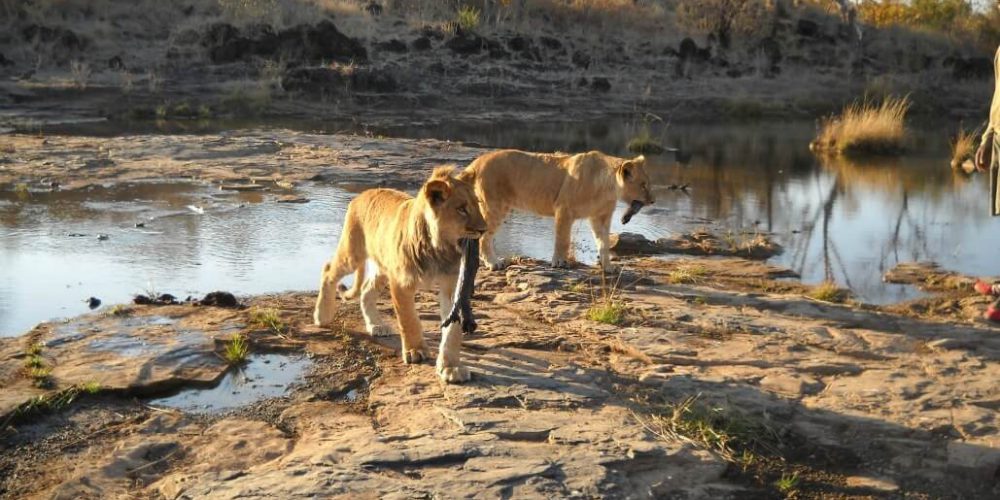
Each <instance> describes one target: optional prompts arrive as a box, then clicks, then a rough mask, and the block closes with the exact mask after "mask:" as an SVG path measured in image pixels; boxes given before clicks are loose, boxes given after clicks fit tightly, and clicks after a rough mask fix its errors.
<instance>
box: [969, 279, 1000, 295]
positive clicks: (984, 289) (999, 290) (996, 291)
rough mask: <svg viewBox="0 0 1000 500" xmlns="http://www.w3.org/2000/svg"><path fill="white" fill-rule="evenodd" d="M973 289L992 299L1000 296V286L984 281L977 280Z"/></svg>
mask: <svg viewBox="0 0 1000 500" xmlns="http://www.w3.org/2000/svg"><path fill="white" fill-rule="evenodd" d="M972 288H973V289H974V290H975V291H976V293H978V294H980V295H989V296H991V297H994V296H997V295H1000V285H995V284H992V283H987V282H985V281H982V280H976V284H975V285H972Z"/></svg>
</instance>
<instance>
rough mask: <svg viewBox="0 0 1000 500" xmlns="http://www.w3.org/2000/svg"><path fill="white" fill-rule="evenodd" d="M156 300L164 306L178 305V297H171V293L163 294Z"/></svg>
mask: <svg viewBox="0 0 1000 500" xmlns="http://www.w3.org/2000/svg"><path fill="white" fill-rule="evenodd" d="M156 300H157V302H161V303H163V304H176V303H177V297H174V296H173V295H170V294H169V293H161V294H160V296H159V297H157V298H156Z"/></svg>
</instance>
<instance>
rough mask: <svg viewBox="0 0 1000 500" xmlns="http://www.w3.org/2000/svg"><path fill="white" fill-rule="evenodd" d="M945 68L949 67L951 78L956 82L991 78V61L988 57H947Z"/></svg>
mask: <svg viewBox="0 0 1000 500" xmlns="http://www.w3.org/2000/svg"><path fill="white" fill-rule="evenodd" d="M944 66H945V67H951V76H952V78H954V79H956V80H974V79H979V78H990V77H991V76H993V61H992V60H991V59H990V58H988V57H969V58H963V57H954V56H952V57H947V58H945V60H944Z"/></svg>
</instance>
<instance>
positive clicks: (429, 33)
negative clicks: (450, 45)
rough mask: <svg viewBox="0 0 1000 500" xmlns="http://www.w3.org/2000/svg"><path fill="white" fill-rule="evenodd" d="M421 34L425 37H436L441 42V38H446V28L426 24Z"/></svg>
mask: <svg viewBox="0 0 1000 500" xmlns="http://www.w3.org/2000/svg"><path fill="white" fill-rule="evenodd" d="M420 35H421V36H424V37H427V38H433V39H435V40H437V41H439V42H440V41H441V40H444V37H445V33H444V30H442V29H441V28H437V27H433V26H424V27H423V28H422V29H421V30H420Z"/></svg>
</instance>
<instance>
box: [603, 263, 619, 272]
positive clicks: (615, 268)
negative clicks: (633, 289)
mask: <svg viewBox="0 0 1000 500" xmlns="http://www.w3.org/2000/svg"><path fill="white" fill-rule="evenodd" d="M601 270H602V271H604V274H618V273H620V272H621V271H622V266H618V265H615V264H608V265H606V266H601Z"/></svg>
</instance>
